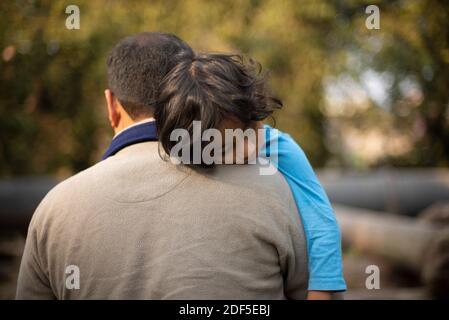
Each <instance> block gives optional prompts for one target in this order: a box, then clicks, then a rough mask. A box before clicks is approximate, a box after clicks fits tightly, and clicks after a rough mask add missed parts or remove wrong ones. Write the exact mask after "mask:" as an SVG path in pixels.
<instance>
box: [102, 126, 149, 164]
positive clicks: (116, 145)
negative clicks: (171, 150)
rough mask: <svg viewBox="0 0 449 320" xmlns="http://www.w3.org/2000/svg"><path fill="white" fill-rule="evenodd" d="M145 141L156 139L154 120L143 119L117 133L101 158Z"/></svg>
mask: <svg viewBox="0 0 449 320" xmlns="http://www.w3.org/2000/svg"><path fill="white" fill-rule="evenodd" d="M146 141H157V130H156V121H145V122H142V123H140V124H136V125H133V126H131V127H128V128H126V129H125V130H123V131H121V132H120V133H118V134H117V135H116V136H115V137H114V138H113V139H112V142H111V144H110V145H109V147H108V149H107V150H106V152H105V153H104V154H103V157H102V158H101V160H104V159H106V158H108V157H110V156H113V155H114V154H116V153H117V152H119V151H120V150H122V149H124V148H126V147H128V146H130V145H133V144H136V143H140V142H146Z"/></svg>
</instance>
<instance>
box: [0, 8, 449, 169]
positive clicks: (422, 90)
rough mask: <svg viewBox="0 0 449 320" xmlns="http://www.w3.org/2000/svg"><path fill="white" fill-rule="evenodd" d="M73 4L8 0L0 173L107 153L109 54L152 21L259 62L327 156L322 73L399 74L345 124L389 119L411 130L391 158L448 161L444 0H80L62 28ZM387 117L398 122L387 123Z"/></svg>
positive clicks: (314, 151)
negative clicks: (369, 23) (376, 16)
mask: <svg viewBox="0 0 449 320" xmlns="http://www.w3.org/2000/svg"><path fill="white" fill-rule="evenodd" d="M70 4H73V3H72V1H68V0H67V1H66V0H53V1H50V0H34V1H32V0H15V1H2V2H1V3H0V11H1V12H2V20H1V21H0V51H1V59H0V68H1V75H0V87H1V91H0V115H1V117H0V176H8V175H18V174H21V175H22V174H44V173H72V172H76V171H79V170H82V169H84V168H86V167H87V166H89V165H91V164H93V163H95V162H96V161H98V159H99V156H100V154H101V152H102V150H103V149H104V148H105V147H106V145H107V143H108V142H109V140H110V138H111V133H110V131H109V129H108V128H107V121H106V118H105V116H106V115H105V110H104V106H103V104H104V103H103V89H104V88H105V59H106V55H107V53H108V51H109V50H110V48H112V46H113V45H114V44H115V43H116V42H117V41H118V40H119V39H120V38H121V37H123V36H126V35H129V34H132V33H137V32H141V31H148V30H159V31H165V32H172V33H175V34H177V35H179V36H180V37H181V38H183V39H185V40H186V41H187V42H188V43H190V44H191V45H192V46H193V47H194V48H195V49H197V50H200V51H201V50H206V51H242V52H243V53H245V54H246V55H249V56H251V57H254V58H255V59H256V60H258V61H260V62H261V63H262V65H263V66H264V68H265V69H267V70H269V71H270V75H271V79H272V81H271V83H272V85H273V87H274V89H275V91H276V92H277V93H278V94H279V96H280V97H281V98H282V99H283V101H284V102H285V109H284V110H282V111H280V112H279V113H278V114H277V126H278V127H280V128H281V129H283V130H286V131H288V132H290V133H291V134H292V135H293V137H294V138H296V139H297V140H298V141H299V142H300V144H301V145H302V147H303V148H304V149H305V151H306V153H307V154H308V155H309V158H310V160H311V161H312V163H313V164H314V165H318V166H322V165H325V164H326V163H327V162H328V161H329V159H342V157H341V154H342V153H344V152H345V150H344V149H338V148H335V145H332V141H330V142H329V140H328V139H327V138H326V137H327V130H328V128H329V124H330V123H331V122H332V117H331V116H330V115H329V114H328V113H327V112H326V103H325V101H326V90H325V86H324V83H325V80H326V79H329V77H331V76H335V77H337V79H338V76H339V75H342V74H350V75H351V76H352V77H353V78H354V79H358V80H360V79H362V78H363V75H364V74H365V73H366V71H367V70H369V69H371V70H374V71H376V72H378V73H382V74H387V75H391V77H392V78H393V81H392V85H391V87H389V88H388V99H387V100H388V101H389V102H388V103H386V105H382V103H379V102H376V101H374V100H372V99H371V100H370V102H369V103H370V107H369V108H368V109H366V110H364V111H363V110H362V111H360V112H358V113H357V114H352V113H346V114H345V115H344V116H345V119H346V122H345V123H346V124H347V125H358V124H360V123H362V122H363V123H365V124H366V123H368V125H369V126H378V127H382V126H387V125H388V126H390V127H391V128H394V129H395V130H401V132H405V133H407V134H408V135H409V136H410V139H411V140H412V145H413V148H412V149H411V150H409V151H408V152H407V153H404V154H401V155H400V156H396V157H389V155H388V154H387V155H386V156H385V157H384V159H383V160H382V161H383V162H386V163H393V164H398V165H447V164H448V161H449V139H448V111H447V108H448V101H449V99H448V98H449V97H448V94H449V93H448V92H449V90H448V88H449V72H448V62H449V49H448V38H449V37H448V35H449V33H448V32H449V28H448V27H449V26H448V24H449V22H448V21H449V13H448V6H446V5H445V2H444V1H442V0H441V1H438V0H430V1H426V2H424V1H418V0H412V1H399V0H398V1H387V0H383V1H364V0H351V1H346V2H341V1H336V0H317V1H310V0H306V1H301V2H299V1H296V0H285V1H277V0H250V1H237V0H231V1H222V2H218V1H206V0H194V1H181V0H166V1H162V0H157V1H151V2H148V1H138V0H133V1H118V0H111V1H106V0H98V1H87V0H78V1H77V5H78V6H79V7H80V12H81V28H80V30H68V29H67V28H66V27H65V19H66V18H67V14H66V13H65V8H66V7H67V6H68V5H70ZM369 4H377V5H378V6H379V7H380V10H381V29H380V30H367V29H366V28H365V18H366V14H365V7H366V6H367V5H369ZM354 57H355V58H354ZM349 58H351V59H352V60H351V59H349ZM348 61H350V62H349V63H348ZM351 61H352V62H351ZM360 81H361V80H360ZM410 88H412V89H413V88H417V90H418V92H419V97H416V94H415V96H411V95H410V92H411V90H410ZM412 91H413V90H412ZM331 103H332V101H331ZM379 113H382V114H384V116H382V117H380V116H379V115H376V114H379ZM385 117H391V118H392V119H393V120H392V122H388V121H381V122H382V123H379V119H383V118H385ZM360 119H362V120H360ZM385 132H388V131H385ZM343 138H344V137H343ZM343 161H344V160H343Z"/></svg>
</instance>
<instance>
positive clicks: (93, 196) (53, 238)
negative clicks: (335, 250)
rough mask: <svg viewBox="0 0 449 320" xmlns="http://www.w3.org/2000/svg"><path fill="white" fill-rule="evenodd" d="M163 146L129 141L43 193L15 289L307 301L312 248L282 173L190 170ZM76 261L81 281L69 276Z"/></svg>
mask: <svg viewBox="0 0 449 320" xmlns="http://www.w3.org/2000/svg"><path fill="white" fill-rule="evenodd" d="M157 148H158V145H157V143H155V142H147V143H140V144H136V145H132V146H130V147H127V148H125V149H123V150H122V151H120V152H119V153H118V154H117V155H115V156H113V157H110V158H108V159H107V160H105V161H102V162H101V163H99V164H97V165H95V166H94V167H92V168H89V169H88V170H86V171H83V172H81V173H80V174H78V175H76V176H74V177H72V178H70V179H68V180H67V181H65V182H63V183H61V184H60V185H59V186H57V187H56V188H55V189H54V190H52V191H51V192H50V193H49V195H47V197H46V198H45V199H44V200H43V202H42V203H41V205H40V206H39V208H38V209H37V211H36V213H35V215H34V216H33V220H32V222H31V225H30V229H29V234H28V238H27V244H26V247H25V253H24V257H23V260H22V265H21V270H20V275H19V280H18V290H17V297H18V298H31V299H33V298H34V299H38V298H58V299H102V298H109V299H118V298H122V299H282V298H284V297H288V298H297V299H300V298H304V297H305V295H306V289H307V278H308V274H307V254H306V244H305V240H304V235H303V230H302V226H301V223H300V220H299V216H298V213H297V211H296V205H295V202H294V200H293V198H292V196H291V193H290V190H289V188H288V185H287V184H286V182H285V181H284V179H283V177H282V176H281V175H280V174H276V175H274V176H261V175H259V167H258V166H257V165H242V166H238V165H228V166H224V165H222V166H217V167H216V168H215V169H212V170H200V171H194V170H191V169H188V168H186V167H183V166H175V165H172V164H171V163H167V162H164V161H162V160H161V159H160V157H159V155H158V152H157ZM70 266H75V267H77V268H79V276H80V277H79V280H80V282H79V284H80V285H79V289H76V288H71V286H70V283H68V284H69V285H67V283H66V280H67V277H69V276H70V274H67V273H66V271H67V270H68V271H69V272H71V271H70V270H73V269H71V268H73V267H70ZM69 280H70V279H69ZM68 282H70V281H68ZM70 288H71V289H70Z"/></svg>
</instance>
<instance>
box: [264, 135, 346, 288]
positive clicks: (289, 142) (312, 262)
mask: <svg viewBox="0 0 449 320" xmlns="http://www.w3.org/2000/svg"><path fill="white" fill-rule="evenodd" d="M265 129H266V136H267V146H266V149H262V152H265V153H264V154H266V155H269V156H270V160H272V164H273V165H274V166H275V167H277V168H278V170H279V171H280V172H281V173H282V174H283V175H284V177H285V179H286V180H287V182H288V184H289V186H290V189H291V191H292V194H293V197H294V198H295V201H296V205H297V207H298V211H299V215H300V217H301V221H302V224H303V227H304V233H305V236H306V241H307V251H308V258H309V286H308V288H309V290H322V291H324V290H328V291H342V290H346V284H345V280H344V278H343V267H342V254H341V237H340V229H339V226H338V223H337V220H336V218H335V214H334V211H333V209H332V206H331V204H330V202H329V199H328V197H327V195H326V193H325V191H324V189H323V187H322V186H321V184H320V182H319V181H318V178H317V177H316V175H315V173H314V171H313V169H312V166H311V165H310V163H309V161H308V160H307V157H306V155H305V154H304V151H303V150H302V149H301V148H300V146H299V145H298V144H297V143H296V142H295V141H294V140H293V139H292V138H291V137H290V135H288V134H286V133H283V132H280V131H279V130H277V129H274V128H271V127H269V126H265ZM276 139H277V141H276ZM275 143H277V148H276V147H270V146H273V145H274V144H275ZM276 149H277V154H276ZM276 155H277V157H276Z"/></svg>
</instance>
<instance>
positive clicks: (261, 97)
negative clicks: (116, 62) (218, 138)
mask: <svg viewBox="0 0 449 320" xmlns="http://www.w3.org/2000/svg"><path fill="white" fill-rule="evenodd" d="M261 71H262V68H261V66H260V64H259V63H257V62H255V61H254V60H251V59H250V60H248V61H245V59H244V58H243V57H242V56H240V55H229V54H198V55H196V56H194V57H192V58H186V59H183V60H182V61H180V62H179V63H178V64H177V65H176V66H175V67H173V69H172V70H171V71H170V72H169V73H168V74H167V75H166V76H165V78H164V80H163V81H162V82H161V89H160V95H159V102H158V104H157V107H156V110H155V113H154V116H155V119H156V126H157V131H158V139H159V142H160V144H161V146H162V148H163V149H164V151H165V153H166V154H167V155H169V154H170V151H171V149H172V147H173V146H174V145H176V144H177V141H171V140H170V134H171V132H172V131H173V130H175V129H185V130H187V131H188V132H189V133H190V137H192V133H193V121H194V120H196V121H201V131H203V132H204V130H207V129H212V128H214V129H219V126H220V124H221V123H222V121H223V120H224V119H228V118H233V119H237V120H238V121H240V122H241V123H242V124H243V126H245V128H248V127H249V126H250V125H251V124H253V123H254V122H255V121H260V120H264V119H266V118H268V117H269V116H271V115H272V114H273V112H274V110H275V109H278V108H281V107H282V102H281V101H280V100H279V99H277V98H276V97H274V96H273V95H271V92H270V91H271V90H270V89H269V87H268V85H267V82H266V79H265V77H263V76H262V72H261ZM190 141H191V142H190V143H191V144H192V143H193V141H192V139H190ZM190 147H191V148H193V146H192V145H191V146H190Z"/></svg>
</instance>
